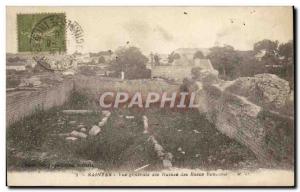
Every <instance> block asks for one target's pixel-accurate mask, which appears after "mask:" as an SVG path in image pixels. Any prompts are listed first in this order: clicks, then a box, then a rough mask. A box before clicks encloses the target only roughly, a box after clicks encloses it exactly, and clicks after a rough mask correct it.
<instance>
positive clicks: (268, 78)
mask: <svg viewBox="0 0 300 192" xmlns="http://www.w3.org/2000/svg"><path fill="white" fill-rule="evenodd" d="M226 90H228V91H229V92H231V93H234V94H236V95H240V96H243V97H245V98H246V99H247V100H249V101H251V102H253V103H255V104H257V105H259V106H262V107H267V108H269V109H272V110H275V109H280V108H282V107H283V106H284V105H285V104H286V102H287V101H288V100H289V98H290V93H291V89H290V86H289V82H288V81H286V80H284V79H281V78H279V77H278V76H276V75H273V74H258V75H255V76H254V77H240V78H238V79H236V80H235V81H234V82H233V83H232V84H231V85H230V86H229V87H227V89H226Z"/></svg>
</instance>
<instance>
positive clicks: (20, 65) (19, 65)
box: [6, 62, 26, 71]
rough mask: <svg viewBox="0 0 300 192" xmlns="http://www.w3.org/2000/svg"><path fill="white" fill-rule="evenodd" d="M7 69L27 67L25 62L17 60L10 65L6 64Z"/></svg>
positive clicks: (23, 69) (20, 69)
mask: <svg viewBox="0 0 300 192" xmlns="http://www.w3.org/2000/svg"><path fill="white" fill-rule="evenodd" d="M6 70H16V71H25V70H26V67H25V64H24V63H21V62H15V63H11V64H9V65H6Z"/></svg>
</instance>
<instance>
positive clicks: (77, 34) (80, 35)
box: [66, 20, 84, 52]
mask: <svg viewBox="0 0 300 192" xmlns="http://www.w3.org/2000/svg"><path fill="white" fill-rule="evenodd" d="M66 27H67V32H70V35H71V38H72V40H74V44H75V48H74V49H75V50H74V51H75V52H81V51H82V49H83V44H84V31H83V29H82V27H81V26H80V25H79V23H78V22H77V21H72V20H68V21H67V26H66Z"/></svg>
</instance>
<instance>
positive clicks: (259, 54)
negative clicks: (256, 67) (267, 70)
mask: <svg viewBox="0 0 300 192" xmlns="http://www.w3.org/2000/svg"><path fill="white" fill-rule="evenodd" d="M266 53H267V51H266V50H265V49H263V50H261V51H260V52H258V53H257V54H256V55H255V56H254V57H255V58H256V59H257V60H258V61H261V60H262V58H263V57H264V56H265V55H266Z"/></svg>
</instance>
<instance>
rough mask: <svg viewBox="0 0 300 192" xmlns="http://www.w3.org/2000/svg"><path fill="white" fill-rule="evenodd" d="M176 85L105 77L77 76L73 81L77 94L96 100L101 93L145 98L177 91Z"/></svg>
mask: <svg viewBox="0 0 300 192" xmlns="http://www.w3.org/2000/svg"><path fill="white" fill-rule="evenodd" d="M178 88H179V85H178V84H170V83H167V82H165V81H163V80H157V79H156V80H155V79H137V80H124V81H122V80H120V79H116V78H107V77H97V76H96V77H87V76H84V75H78V76H76V77H75V79H74V89H75V90H76V91H78V92H79V93H82V94H84V95H87V96H88V97H89V98H93V99H96V100H98V99H99V95H100V94H101V93H103V92H108V91H110V92H126V93H128V94H129V95H133V94H135V93H136V92H140V93H141V94H142V97H143V98H144V97H146V96H147V94H148V93H149V92H156V93H163V92H168V93H171V92H174V91H178Z"/></svg>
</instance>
